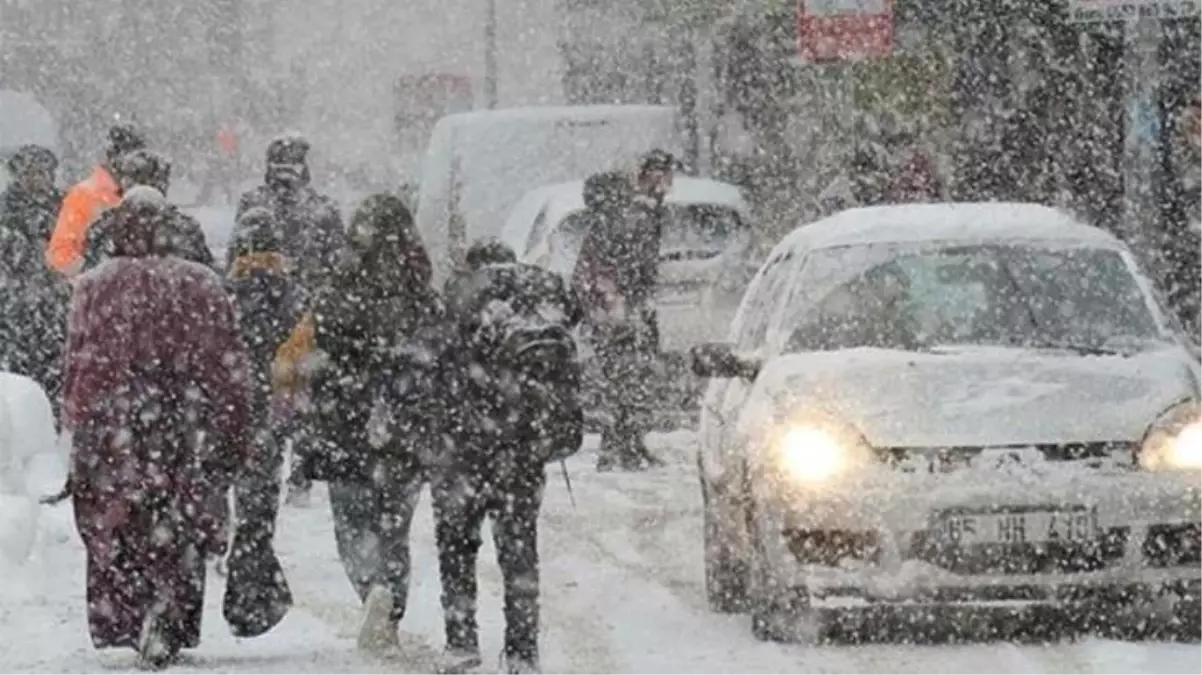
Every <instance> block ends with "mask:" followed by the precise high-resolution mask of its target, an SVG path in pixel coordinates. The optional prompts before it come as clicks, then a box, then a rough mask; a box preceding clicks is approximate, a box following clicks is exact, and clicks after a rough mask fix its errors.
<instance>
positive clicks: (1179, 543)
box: [1143, 524, 1202, 567]
mask: <svg viewBox="0 0 1202 675" xmlns="http://www.w3.org/2000/svg"><path fill="white" fill-rule="evenodd" d="M1200 551H1202V528H1200V527H1199V526H1198V525H1196V524H1188V525H1153V526H1151V527H1149V528H1148V536H1147V538H1146V539H1144V547H1143V553H1144V558H1145V559H1146V560H1147V561H1148V565H1150V566H1152V567H1175V566H1178V565H1198V564H1199V563H1202V555H1199V552H1200Z"/></svg>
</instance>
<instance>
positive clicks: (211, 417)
mask: <svg viewBox="0 0 1202 675" xmlns="http://www.w3.org/2000/svg"><path fill="white" fill-rule="evenodd" d="M125 204H126V205H127V208H126V209H124V210H123V212H122V216H121V218H120V222H119V223H118V228H117V230H116V231H115V232H114V243H115V245H116V246H115V253H116V255H115V256H114V258H112V259H111V260H109V261H107V262H105V263H103V264H102V265H101V266H100V267H99V268H97V269H95V270H93V271H91V272H87V273H84V274H83V275H81V276H80V277H79V278H78V279H77V280H76V281H75V284H74V293H73V297H72V305H71V314H70V324H69V334H68V339H67V347H66V354H65V377H64V379H65V381H64V387H63V410H64V421H65V426H66V427H67V429H68V431H69V432H70V433H71V438H72V450H71V462H70V470H69V474H68V475H69V477H68V482H67V490H66V492H67V493H68V494H69V495H70V496H71V497H72V498H73V500H74V513H75V525H76V529H77V530H78V532H79V534H80V537H81V539H82V540H83V544H84V548H85V550H86V554H87V605H88V627H89V629H90V631H91V637H92V643H93V645H94V646H95V647H97V648H108V647H131V648H134V649H136V650H137V651H138V654H139V656H140V659H141V663H142V665H144V666H146V667H150V668H161V667H164V666H166V665H167V664H169V663H170V662H171V661H172V660H173V659H174V658H175V656H176V655H177V654H178V652H179V651H180V650H181V649H189V648H194V647H196V646H197V645H198V644H199V642H200V622H201V614H202V610H203V601H204V585H205V559H206V557H207V556H216V555H221V554H222V553H223V552H224V549H225V538H224V534H223V533H224V530H225V523H224V521H225V518H226V513H225V511H226V509H225V508H224V507H225V504H226V501H225V500H226V495H227V493H228V488H229V486H230V484H231V482H232V481H233V476H234V475H235V473H236V472H237V471H238V470H239V467H240V465H241V463H242V462H243V459H244V448H245V447H246V446H245V442H246V430H247V421H248V418H249V412H250V411H249V390H248V382H247V369H246V352H245V349H244V348H243V346H242V343H241V340H240V339H239V337H238V332H237V326H236V324H235V319H234V309H233V306H232V304H231V302H230V300H229V298H228V296H227V295H226V293H225V289H224V288H223V286H222V283H221V278H220V277H218V276H217V275H216V274H215V273H214V272H213V271H212V270H209V269H206V268H204V267H202V266H200V265H196V264H194V263H190V262H187V261H184V260H180V259H179V258H175V257H172V256H164V255H160V252H159V251H158V250H157V248H156V246H157V244H156V239H157V238H158V231H159V230H160V229H161V228H164V227H167V222H166V213H165V209H164V207H165V199H164V197H163V196H162V195H161V194H159V193H158V192H156V191H155V190H154V189H153V188H148V187H137V188H134V189H133V190H131V191H130V192H129V193H128V194H127V195H126V200H125Z"/></svg>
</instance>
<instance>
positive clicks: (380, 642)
mask: <svg viewBox="0 0 1202 675" xmlns="http://www.w3.org/2000/svg"><path fill="white" fill-rule="evenodd" d="M392 605H393V603H392V592H391V591H389V590H388V589H387V588H385V587H383V586H373V587H372V589H371V592H369V593H368V594H367V600H366V601H364V603H363V621H362V623H360V624H359V640H358V645H359V649H360V650H362V651H365V652H372V653H377V654H378V653H381V652H387V651H391V650H396V649H400V648H401V639H400V636H399V635H398V634H397V622H396V621H393V619H392Z"/></svg>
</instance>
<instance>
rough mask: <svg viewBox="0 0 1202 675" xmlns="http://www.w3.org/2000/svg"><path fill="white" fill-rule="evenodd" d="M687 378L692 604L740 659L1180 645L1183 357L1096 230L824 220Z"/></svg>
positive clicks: (984, 213)
mask: <svg viewBox="0 0 1202 675" xmlns="http://www.w3.org/2000/svg"><path fill="white" fill-rule="evenodd" d="M692 363H693V368H694V370H695V372H696V373H697V374H698V375H701V376H703V377H710V378H713V379H711V380H710V382H709V385H708V389H707V391H706V393H705V398H704V404H703V405H702V412H701V426H700V451H699V456H698V463H699V469H700V478H701V492H702V497H703V502H704V512H705V528H704V530H705V569H706V582H707V593H708V596H709V603H710V605H711V607H712V608H714V609H715V610H718V611H741V610H743V609H749V610H750V613H751V626H752V630H753V632H754V634H755V635H756V636H757V637H759V638H760V639H765V640H778V641H793V640H807V639H813V638H817V637H822V636H824V635H828V636H829V635H830V634H831V633H832V632H833V633H834V634H836V635H838V634H842V633H841V631H840V629H842V628H846V629H848V630H853V631H855V630H860V631H861V633H862V631H863V630H866V629H865V628H864V626H874V625H882V624H880V623H874V622H878V621H883V622H886V623H885V624H884V625H895V624H893V623H892V622H890V621H889V619H892V618H897V619H898V621H897V624H896V625H900V626H909V627H910V628H911V629H913V630H925V629H924V628H922V627H923V626H925V625H926V623H925V622H926V621H927V620H928V619H930V620H932V621H939V620H940V619H944V620H953V621H955V620H960V621H963V620H965V619H964V617H965V616H971V617H982V619H983V620H984V621H986V622H987V624H986V625H992V626H996V625H998V624H995V623H993V622H994V621H995V620H1000V619H1006V620H1009V621H1010V622H1011V623H1014V622H1015V621H1019V622H1021V621H1023V619H1022V618H1021V617H1026V616H1032V614H1024V612H1035V613H1036V614H1034V615H1041V614H1039V613H1040V612H1047V613H1050V614H1051V616H1053V617H1056V618H1055V619H1052V621H1054V622H1058V621H1063V622H1068V623H1069V625H1071V626H1079V627H1082V628H1083V629H1088V628H1089V627H1090V626H1097V625H1105V624H1109V623H1111V622H1114V621H1118V620H1119V617H1122V616H1128V615H1137V616H1143V614H1142V613H1144V612H1147V613H1149V616H1150V617H1151V618H1153V619H1155V618H1157V617H1159V618H1161V619H1164V621H1163V622H1157V621H1150V622H1147V623H1146V624H1144V625H1149V626H1151V625H1159V626H1168V625H1174V624H1175V625H1185V626H1188V628H1185V630H1186V631H1189V630H1192V631H1194V633H1193V634H1194V636H1195V639H1196V634H1197V630H1198V628H1197V626H1198V615H1199V591H1200V589H1199V584H1200V582H1199V575H1198V566H1199V548H1200V547H1199V505H1200V498H1199V487H1200V469H1202V422H1200V409H1199V359H1198V352H1197V346H1196V344H1194V343H1193V342H1192V340H1191V338H1190V337H1188V336H1187V335H1186V333H1185V332H1184V331H1183V330H1182V329H1181V327H1180V325H1179V324H1177V323H1176V321H1175V319H1174V318H1173V317H1172V315H1171V314H1170V313H1169V312H1168V311H1167V310H1166V308H1165V306H1164V304H1163V302H1162V301H1161V299H1160V296H1159V294H1158V293H1157V292H1156V290H1155V289H1154V288H1153V285H1152V283H1151V282H1150V281H1149V278H1148V276H1147V275H1146V274H1145V273H1144V272H1143V271H1142V270H1141V269H1140V268H1139V267H1138V265H1137V263H1136V262H1135V258H1134V256H1133V255H1132V252H1131V251H1130V250H1129V249H1128V248H1127V247H1126V246H1125V245H1124V244H1122V243H1120V242H1119V241H1118V240H1117V239H1115V238H1114V237H1112V236H1111V235H1109V234H1107V233H1105V232H1103V231H1102V230H1100V229H1096V228H1094V227H1090V226H1088V225H1085V224H1082V223H1080V222H1078V221H1076V220H1075V219H1074V218H1073V217H1071V216H1069V215H1067V214H1065V213H1063V212H1061V211H1058V210H1054V209H1051V208H1047V207H1042V206H1034V205H1014V204H945V205H907V206H882V207H872V208H862V209H852V210H848V211H844V212H841V213H838V214H836V215H834V216H832V217H829V218H827V219H825V220H822V221H819V222H817V223H814V224H811V225H807V226H803V227H800V228H798V229H796V230H794V231H793V232H792V233H791V234H790V235H788V236H787V237H786V238H785V239H784V240H783V241H781V242H780V243H779V244H778V245H777V246H776V247H775V249H774V250H773V251H772V252H771V254H770V255H769V256H768V259H767V260H766V262H765V263H764V264H763V266H762V267H761V268H760V270H759V272H758V273H757V274H756V277H755V279H754V280H753V281H752V283H751V286H750V288H749V289H748V291H747V293H746V295H745V296H744V298H743V301H742V304H741V305H740V307H739V309H738V313H737V316H736V318H735V320H734V323H733V326H732V328H731V331H730V334H729V342H727V343H721V344H710V345H703V346H699V347H697V348H695V349H694V350H693V361H692ZM950 617H960V618H959V619H951V618H950ZM957 625H958V624H957ZM931 629H932V630H933V629H935V627H934V626H932V627H931ZM869 630H870V629H869Z"/></svg>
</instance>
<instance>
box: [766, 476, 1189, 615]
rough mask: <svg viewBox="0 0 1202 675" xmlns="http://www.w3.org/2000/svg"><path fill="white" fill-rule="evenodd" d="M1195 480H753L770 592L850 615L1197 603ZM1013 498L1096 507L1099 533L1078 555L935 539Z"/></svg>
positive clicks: (1076, 549) (1044, 547) (1074, 549)
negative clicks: (798, 594)
mask: <svg viewBox="0 0 1202 675" xmlns="http://www.w3.org/2000/svg"><path fill="white" fill-rule="evenodd" d="M1199 482H1200V481H1199V479H1198V476H1197V474H1193V475H1188V474H1149V473H1145V472H1130V471H1128V472H1113V473H1101V472H1098V473H1095V474H1091V475H1083V476H1078V477H1075V478H1071V479H1067V480H1051V481H1048V480H1043V481H1032V480H1031V476H1022V475H1012V476H997V477H994V478H993V479H992V480H988V481H973V482H971V483H963V482H962V483H959V484H957V482H956V481H955V480H949V479H948V477H947V476H940V475H937V474H935V475H931V474H926V475H921V474H920V475H912V474H900V475H899V474H888V475H886V474H881V475H877V476H873V477H869V478H866V479H864V480H857V481H855V482H854V483H853V482H847V483H843V484H834V485H827V486H823V487H822V488H821V489H818V488H808V489H801V488H799V487H797V486H795V485H788V486H784V487H782V486H781V485H780V483H779V482H776V483H769V482H765V481H757V486H758V488H759V489H758V490H757V494H756V495H755V496H754V501H755V502H756V504H757V507H756V509H755V514H754V518H755V521H756V523H755V525H756V526H755V529H756V530H757V531H758V533H759V536H758V537H757V540H758V541H757V542H756V548H757V555H758V556H759V557H760V558H761V569H763V570H764V572H765V573H766V574H767V575H768V576H769V579H767V582H768V583H771V584H773V585H774V586H776V587H779V588H782V589H790V588H804V589H805V590H806V592H807V593H808V595H809V596H810V597H811V598H812V601H813V602H814V603H816V604H817V605H822V604H824V603H826V604H830V605H831V606H832V607H839V606H843V607H844V608H845V609H848V610H849V611H852V612H853V613H854V612H856V611H867V610H865V609H864V608H865V607H866V606H868V605H871V606H872V607H873V608H874V609H873V611H881V609H880V608H881V607H883V606H890V605H892V606H898V607H901V606H906V605H911V606H912V605H923V606H930V607H936V606H938V607H945V608H946V607H950V608H956V607H965V606H973V607H977V608H989V609H1000V610H1007V611H1008V610H1011V609H1015V608H1020V607H1027V606H1035V605H1045V606H1053V607H1055V606H1062V607H1075V606H1080V607H1086V606H1093V605H1096V604H1099V603H1100V604H1103V605H1105V604H1108V603H1110V604H1114V603H1116V602H1117V604H1119V605H1122V604H1128V605H1134V604H1140V605H1149V606H1151V607H1152V608H1153V609H1156V608H1157V607H1159V608H1163V607H1166V606H1168V605H1171V604H1175V603H1180V602H1185V603H1187V604H1188V603H1190V602H1192V603H1194V604H1197V602H1198V598H1199V586H1200V585H1202V584H1200V579H1202V567H1200V565H1202V562H1200V558H1199V549H1200V548H1202V545H1200V542H1199V539H1200V534H1199V533H1200V530H1202V527H1200V521H1202V518H1200V515H1199V509H1200V503H1202V502H1200V492H1202V489H1200V485H1199ZM1016 495H1017V496H1021V500H1016ZM1016 501H1021V504H1019V505H1018V506H1022V507H1031V506H1032V505H1035V506H1037V507H1044V508H1050V509H1058V508H1077V509H1079V508H1087V509H1090V510H1091V511H1092V512H1093V513H1096V517H1097V522H1098V525H1099V528H1100V530H1099V531H1100V532H1101V533H1102V534H1103V536H1102V537H1100V538H1099V539H1097V540H1091V541H1089V542H1086V543H1083V544H1081V545H1077V546H1071V547H1070V546H1061V547H1059V548H1057V547H1055V546H1051V545H1049V544H1048V543H1047V542H1039V543H1032V544H1025V543H1024V544H1022V545H1015V546H1008V545H1006V546H998V545H995V546H992V547H985V548H983V549H982V548H981V547H975V549H976V550H974V551H973V552H971V554H969V552H968V551H967V550H960V549H958V548H956V547H949V545H948V544H947V542H946V541H941V540H940V537H939V536H937V533H936V531H935V530H936V525H935V523H936V522H937V521H938V519H939V517H940V514H944V513H947V512H948V511H951V510H956V509H965V508H970V509H980V510H981V511H983V512H988V511H990V510H991V509H998V508H1010V507H1014V506H1016V504H1015V502H1016ZM1019 562H1021V563H1022V564H1018V563H1019ZM1166 598H1167V599H1166ZM1145 601H1146V602H1145ZM840 603H842V605H840Z"/></svg>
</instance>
